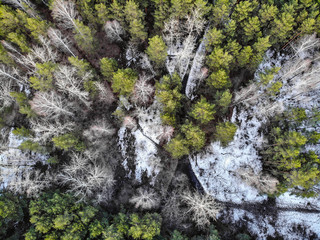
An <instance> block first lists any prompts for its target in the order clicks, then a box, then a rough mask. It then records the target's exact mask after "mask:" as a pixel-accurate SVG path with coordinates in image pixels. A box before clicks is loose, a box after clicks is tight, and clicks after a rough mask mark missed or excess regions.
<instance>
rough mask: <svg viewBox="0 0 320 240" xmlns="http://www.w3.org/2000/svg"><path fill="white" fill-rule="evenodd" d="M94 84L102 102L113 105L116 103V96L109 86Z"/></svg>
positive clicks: (99, 83)
mask: <svg viewBox="0 0 320 240" xmlns="http://www.w3.org/2000/svg"><path fill="white" fill-rule="evenodd" d="M94 84H95V86H96V87H97V90H98V92H99V95H98V96H99V100H100V101H102V102H105V103H107V104H111V103H113V102H114V101H115V97H114V94H113V92H112V90H111V89H110V87H109V86H108V85H106V84H104V83H101V82H97V81H95V82H94Z"/></svg>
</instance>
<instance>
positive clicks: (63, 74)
mask: <svg viewBox="0 0 320 240" xmlns="http://www.w3.org/2000/svg"><path fill="white" fill-rule="evenodd" d="M87 74H88V75H87ZM87 74H85V75H84V76H83V77H81V78H80V77H79V76H78V74H77V69H76V68H75V67H71V66H67V65H60V66H59V68H58V70H57V71H55V72H54V77H55V79H56V85H57V87H58V90H59V91H61V92H64V93H67V94H69V95H70V96H71V97H75V98H77V99H79V100H80V101H81V102H82V103H84V104H85V105H86V106H87V107H89V106H90V104H91V102H90V99H89V93H88V92H86V91H83V90H82V86H83V83H84V81H85V80H87V79H88V78H89V77H90V76H91V75H90V73H87Z"/></svg>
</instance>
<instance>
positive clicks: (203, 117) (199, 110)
mask: <svg viewBox="0 0 320 240" xmlns="http://www.w3.org/2000/svg"><path fill="white" fill-rule="evenodd" d="M215 113H216V111H215V105H214V104H210V103H209V102H208V101H207V100H206V99H205V98H204V97H201V99H200V101H198V102H197V103H196V104H194V105H193V106H192V108H191V112H190V116H191V117H193V118H194V119H195V120H197V121H199V122H200V123H201V124H207V123H209V122H210V121H212V120H213V119H214V114H215Z"/></svg>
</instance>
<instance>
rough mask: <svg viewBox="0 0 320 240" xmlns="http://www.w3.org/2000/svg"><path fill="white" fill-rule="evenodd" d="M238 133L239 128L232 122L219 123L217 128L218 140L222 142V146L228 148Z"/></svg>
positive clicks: (216, 135)
mask: <svg viewBox="0 0 320 240" xmlns="http://www.w3.org/2000/svg"><path fill="white" fill-rule="evenodd" d="M236 131H237V126H236V125H234V124H233V123H231V122H223V123H219V124H218V125H217V128H216V134H215V137H216V140H218V141H220V142H221V145H222V146H227V145H228V143H229V142H231V141H232V140H233V137H234V135H235V133H236Z"/></svg>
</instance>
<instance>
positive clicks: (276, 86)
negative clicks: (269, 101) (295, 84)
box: [267, 82, 282, 96]
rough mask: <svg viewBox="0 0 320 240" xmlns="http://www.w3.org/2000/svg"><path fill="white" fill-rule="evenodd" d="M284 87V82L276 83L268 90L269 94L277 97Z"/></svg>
mask: <svg viewBox="0 0 320 240" xmlns="http://www.w3.org/2000/svg"><path fill="white" fill-rule="evenodd" d="M281 87H282V82H274V83H272V84H271V86H270V87H268V88H267V92H268V94H270V95H271V96H275V95H277V94H278V93H279V92H280V88H281Z"/></svg>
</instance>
